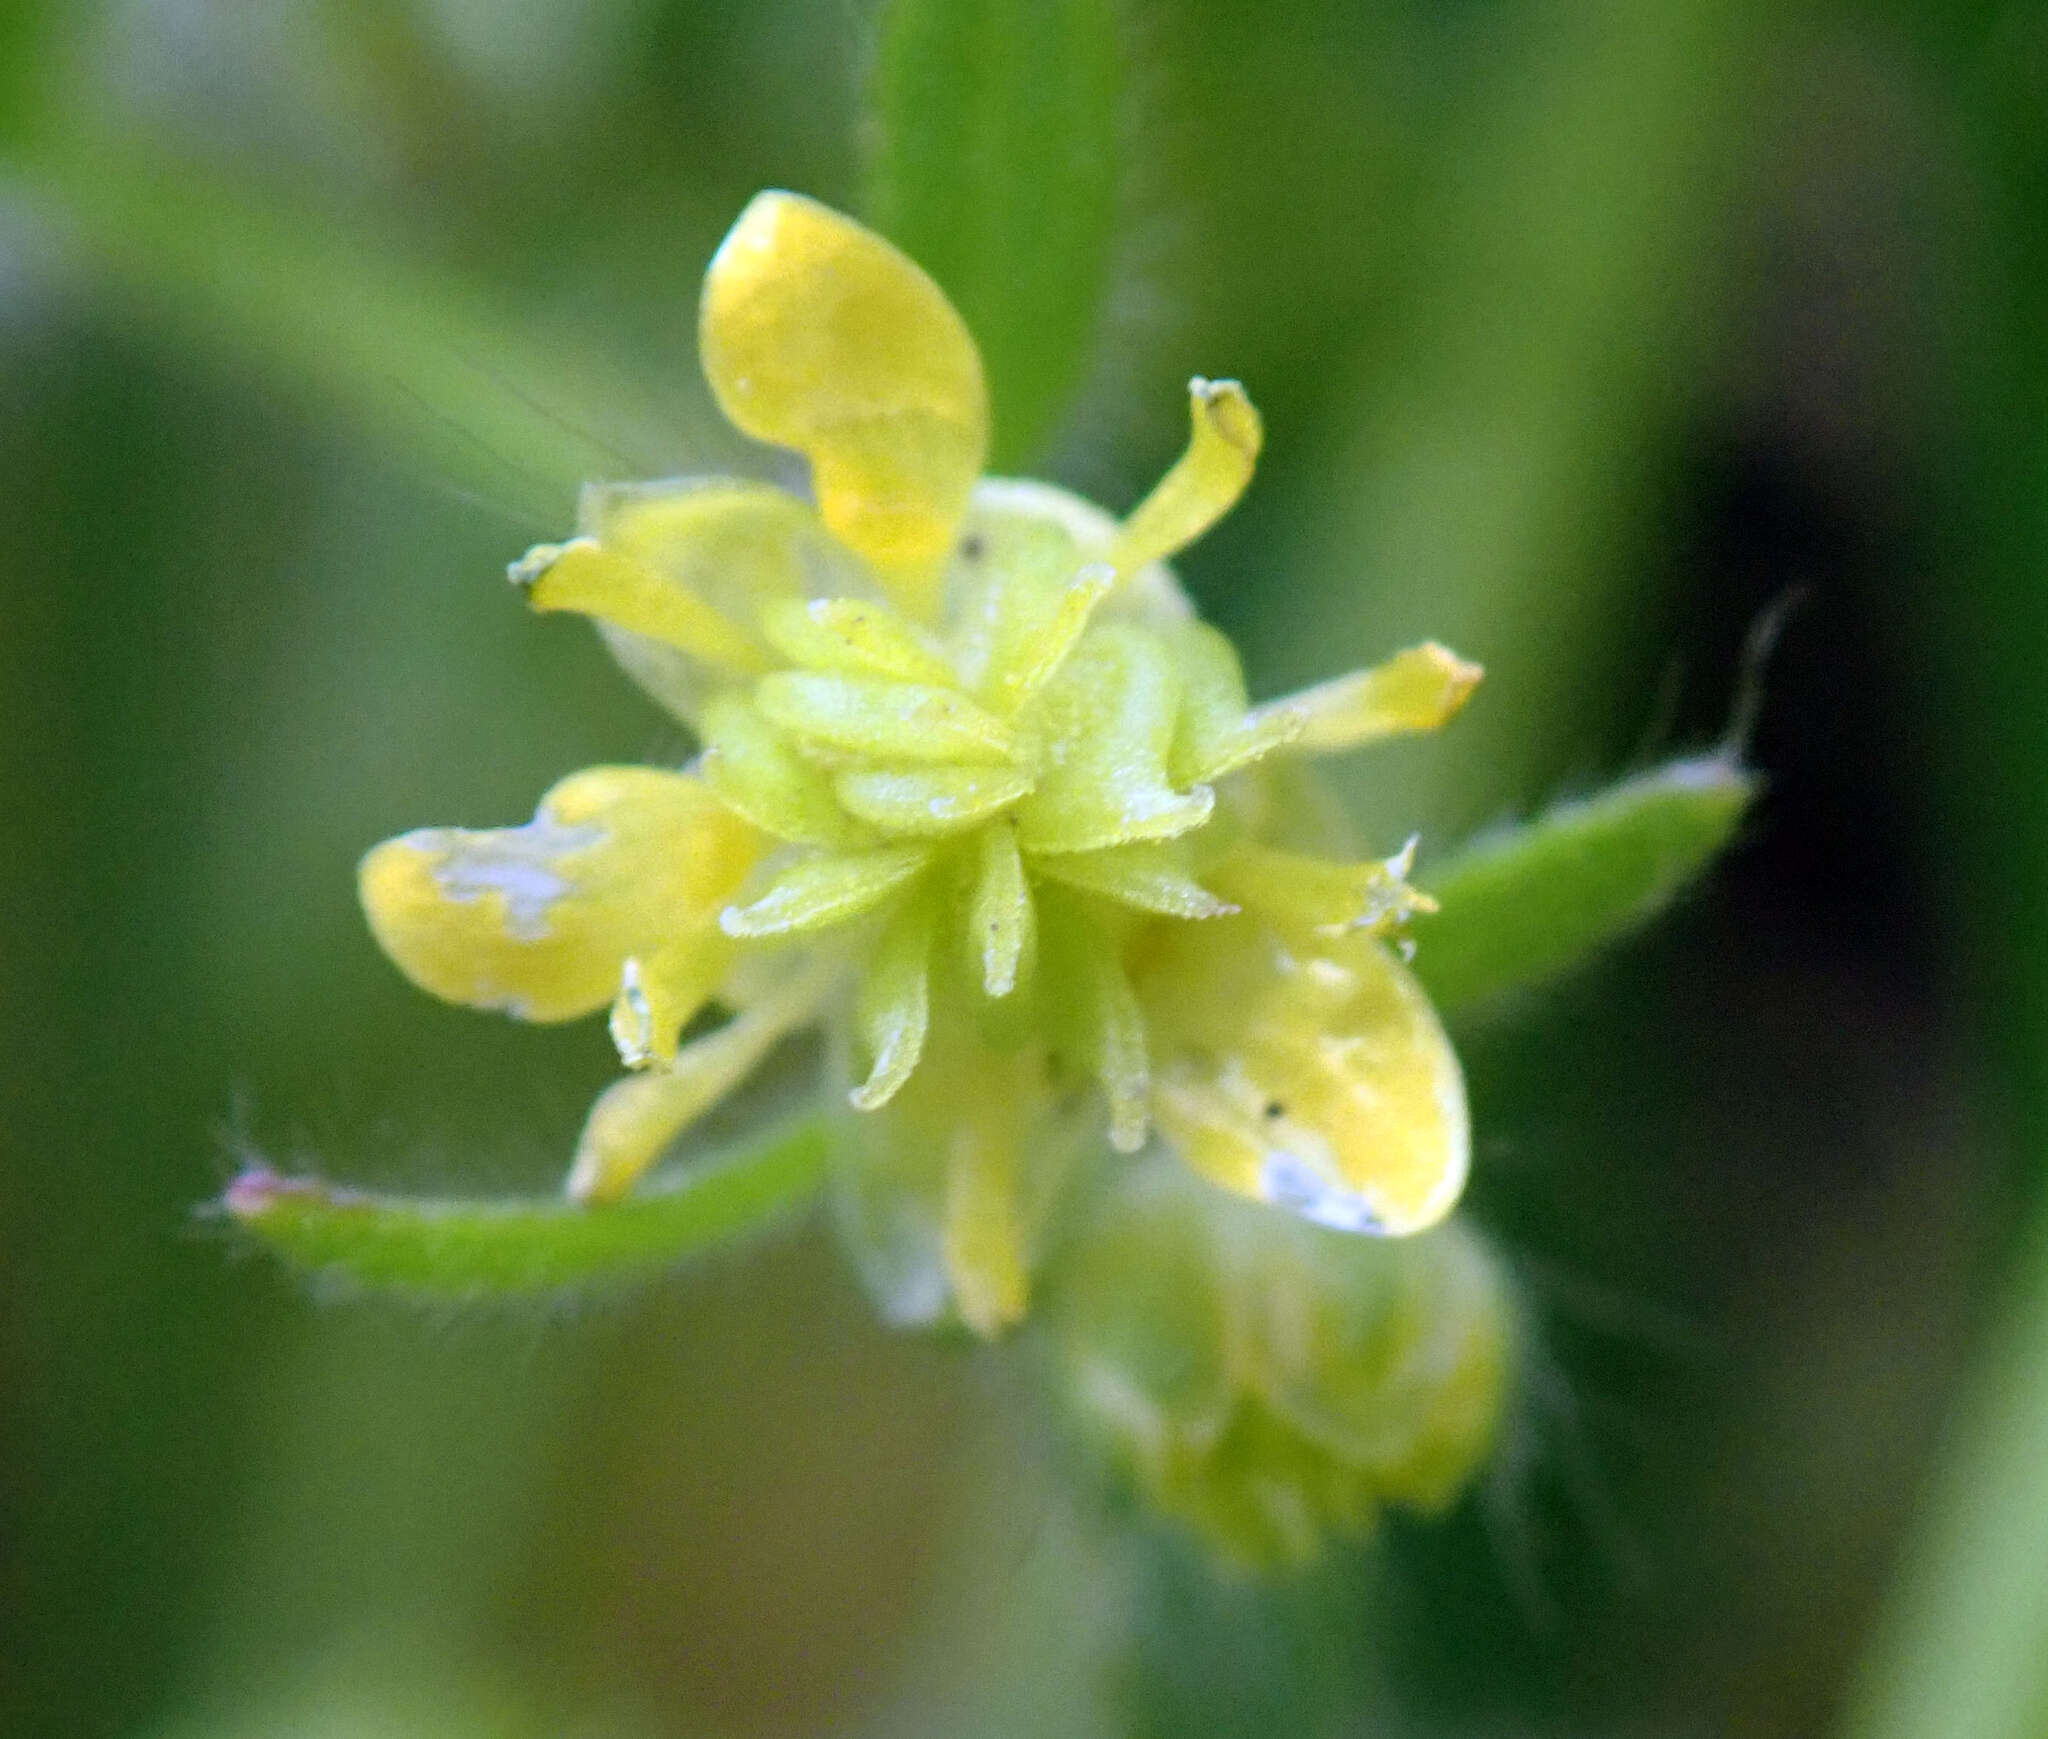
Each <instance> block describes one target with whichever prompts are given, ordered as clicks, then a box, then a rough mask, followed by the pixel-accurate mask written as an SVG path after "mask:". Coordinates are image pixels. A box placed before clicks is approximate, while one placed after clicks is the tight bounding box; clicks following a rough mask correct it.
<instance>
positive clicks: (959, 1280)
mask: <svg viewBox="0 0 2048 1739" xmlns="http://www.w3.org/2000/svg"><path fill="white" fill-rule="evenodd" d="M1017 1161H1018V1153H1017V1141H1016V1137H1015V1135H1014V1133H1012V1132H1011V1131H1010V1130H1008V1129H1006V1128H1005V1127H1003V1126H1002V1124H1001V1123H1000V1121H999V1120H998V1119H995V1118H990V1117H978V1118H975V1119H973V1120H972V1121H970V1122H969V1123H967V1124H966V1125H964V1126H963V1127H962V1128H960V1129H959V1130H957V1131H956V1132H955V1134H954V1136H953V1142H952V1150H951V1152H950V1153H949V1154H948V1156H947V1167H946V1220H945V1257H946V1274H947V1277H948V1278H949V1279H950V1280H951V1281H952V1283H953V1302H954V1305H955V1307H956V1308H957V1309H958V1310H959V1312H960V1318H961V1320H962V1321H963V1322H965V1323H966V1324H967V1326H968V1327H969V1328H971V1329H972V1330H973V1331H974V1332H975V1333H976V1334H978V1335H980V1336H981V1337H982V1338H983V1339H984V1340H992V1339H993V1338H994V1337H995V1336H996V1335H998V1334H1000V1333H1001V1332H1002V1331H1003V1330H1004V1329H1006V1328H1008V1327H1010V1326H1011V1325H1012V1324H1013V1323H1016V1322H1019V1321H1021V1320H1022V1319H1023V1316H1024V1310H1025V1306H1026V1305H1027V1304H1028V1303H1029V1301H1030V1293H1031V1279H1030V1273H1029V1270H1028V1269H1027V1267H1026V1264H1025V1252H1024V1227H1023V1212H1022V1207H1021V1204H1020V1202H1019V1200H1018V1177H1017Z"/></svg>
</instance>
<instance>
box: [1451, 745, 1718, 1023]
mask: <svg viewBox="0 0 2048 1739" xmlns="http://www.w3.org/2000/svg"><path fill="white" fill-rule="evenodd" d="M1758 783H1759V782H1758V778H1757V775H1756V774H1754V773H1752V772H1751V771H1749V770H1748V769H1747V768H1745V767H1743V766H1742V765H1741V764H1740V763H1739V762H1738V761H1736V760H1735V759H1734V758H1733V757H1732V756H1730V755H1727V754H1712V755H1699V756H1693V757H1690V758H1688V759H1685V760H1678V761H1671V762H1667V763H1666V764H1665V765H1664V766H1662V767H1658V768H1655V769H1653V770H1652V771H1650V772H1647V773H1641V774H1638V775H1636V776H1635V777H1634V778H1632V779H1625V780H1623V781H1622V782H1621V783H1620V784H1618V785H1614V786H1610V787H1609V788H1608V789H1607V790H1605V791H1603V792H1601V793H1599V794H1598V795H1597V796H1593V797H1587V798H1581V799H1577V800H1575V801H1572V802H1569V803H1560V804H1558V805H1557V806H1556V807H1555V808H1553V809H1550V810H1547V811H1546V812H1545V813H1544V814H1542V815H1540V816H1538V817H1537V818H1536V819H1535V820H1534V821H1530V822H1527V823H1525V824H1524V825H1522V826H1519V827H1514V828H1510V829H1508V830H1506V831H1504V832H1501V833H1498V834H1495V835H1492V836H1490V837H1487V838H1484V839H1481V840H1479V841H1478V842H1476V843H1475V844H1473V845H1470V846H1468V847H1466V848H1465V850H1464V851H1462V852H1461V853H1459V854H1458V855H1457V856H1456V857H1454V858H1452V859H1451V860H1450V861H1449V862H1448V863H1446V864H1445V865H1444V866H1443V867H1442V868H1441V869H1439V870H1437V871H1436V873H1435V874H1434V875H1431V876H1427V877H1421V878H1418V880H1419V881H1420V882H1421V883H1422V884H1423V885H1424V886H1425V888H1426V891H1427V892H1429V893H1431V894H1433V895H1434V896H1435V897H1436V899H1437V901H1438V904H1439V907H1440V909H1439V910H1438V911H1436V912H1435V913H1433V914H1429V915H1426V916H1420V915H1419V916H1417V917H1416V918H1415V919H1414V921H1413V923H1412V925H1411V934H1412V935H1413V936H1414V938H1415V948H1416V953H1415V971H1416V974H1417V975H1418V976H1419V977H1420V978H1421V980H1422V982H1423V984H1424V985H1425V986H1426V987H1427V989H1428V991H1429V993H1430V995H1431V996H1432V997H1434V998H1435V999H1436V1001H1437V1003H1438V1004H1439V1005H1440V1006H1441V1007H1444V1008H1447V1009H1449V1008H1458V1007H1462V1006H1463V1005H1465V1004H1467V1003H1472V1002H1477V1001H1479V1000H1480V999H1481V998H1483V997H1486V996H1490V995H1492V994H1494V993H1495V992H1497V991H1502V990H1508V989H1511V988H1513V987H1515V986H1517V985H1523V984H1533V983H1535V982H1536V981H1537V980H1539V979H1543V978H1548V977H1550V976H1551V975H1552V974H1553V973H1556V972H1560V971H1562V970H1564V969H1565V968H1566V967H1568V966H1571V965H1573V964H1574V963H1575V962H1577V961H1579V960H1581V959H1583V958H1584V957H1585V956H1586V955H1588V954H1590V953H1592V952H1593V950H1595V949H1596V948H1599V947H1600V946H1601V945H1603V944H1604V943H1607V942H1610V941H1613V940H1614V939H1615V938H1617V937H1619V936H1622V935H1624V934H1626V933H1627V932H1628V931H1630V930H1633V929H1635V928H1636V927H1637V926H1638V925H1639V924H1642V923H1643V922H1645V921H1646V920H1647V919H1649V918H1651V917H1654V916H1655V915H1656V914H1657V913H1658V912H1660V911H1662V910H1663V909H1664V907H1665V906H1667V905H1668V904H1669V903H1670V902H1671V900H1672V898H1673V896H1674V895H1676V894H1677V893H1678V891H1679V890H1680V889H1681V888H1683V887H1684V886H1685V885H1686V883H1687V882H1689V881H1691V880H1692V879H1693V877H1695V876H1697V875H1698V874H1699V873H1700V872H1701V871H1702V870H1704V869H1705V868H1706V867H1707V865H1708V864H1710V863H1712V862H1713V860H1714V858H1715V857H1716V856H1718V855H1719V854H1720V852H1721V851H1722V850H1723V849H1724V848H1725V847H1726V846H1727V845H1728V843H1729V841H1730V840H1731V839H1732V838H1733V837H1734V835H1735V830H1736V828H1737V827H1738V826H1739V825H1740V823H1741V821H1742V818H1743V816H1744V815H1745V814H1746V813H1747V812H1748V809H1749V805H1750V803H1751V802H1752V801H1753V800H1754V799H1755V797H1756V794H1757V789H1758Z"/></svg>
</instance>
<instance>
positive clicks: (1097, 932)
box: [1040, 888, 1152, 1153]
mask: <svg viewBox="0 0 2048 1739" xmlns="http://www.w3.org/2000/svg"><path fill="white" fill-rule="evenodd" d="M1042 893H1043V895H1044V898H1043V899H1042V900H1041V902H1040V907H1041V910H1040V932H1041V935H1042V937H1043V942H1042V947H1043V949H1044V951H1045V955H1046V959H1047V970H1048V973H1049V975H1050V977H1051V978H1052V979H1053V980H1054V981H1056V982H1058V983H1060V984H1061V985H1062V986H1063V987H1064V991H1065V994H1064V995H1063V996H1062V998H1061V1001H1060V1005H1059V1006H1058V1007H1057V1008H1055V1009H1053V1010H1051V1011H1050V1013H1051V1015H1052V1018H1053V1020H1054V1021H1055V1022H1056V1023H1057V1026H1058V1028H1059V1041H1060V1047H1061V1048H1062V1049H1063V1050H1064V1051H1065V1052H1066V1053H1067V1057H1068V1060H1069V1061H1070V1062H1071V1063H1072V1064H1073V1065H1075V1066H1076V1067H1078V1068H1080V1069H1083V1070H1085V1071H1086V1072H1087V1073H1089V1074H1090V1075H1093V1076H1094V1078H1095V1079H1096V1080H1097V1081H1098V1082H1099V1083H1100V1084H1101V1086H1102V1091H1103V1096H1104V1097H1105V1098H1106V1099H1107V1100H1108V1101H1109V1144H1110V1146H1111V1147H1113V1148H1115V1149H1116V1150H1117V1152H1119V1153H1136V1152H1137V1151H1138V1149H1139V1148H1141V1147H1143V1146H1144V1145H1145V1137H1146V1134H1147V1133H1148V1131H1149V1128H1150V1116H1149V1111H1148V1099H1149V1097H1150V1093H1151V1067H1152V1065H1151V1050H1150V1046H1149V1042H1148V1039H1147V1034H1146V1026H1145V1016H1144V1013H1143V1011H1142V1009H1141V1008H1140V1006H1139V1003H1138V998H1137V995H1136V993H1135V991H1134V990H1133V988H1132V985H1131V980H1130V976H1129V974H1128V973H1127V972H1126V971H1125V970H1124V963H1123V960H1122V958H1121V954H1120V950H1119V949H1118V947H1117V945H1116V940H1115V938H1114V937H1112V936H1111V935H1110V934H1109V933H1108V931H1107V929H1106V928H1105V927H1104V926H1103V925H1102V924H1100V923H1098V922H1096V920H1095V918H1094V917H1093V915H1092V914H1091V913H1090V912H1089V911H1088V910H1087V909H1085V907H1084V905H1083V903H1082V902H1081V901H1079V900H1077V899H1075V898H1074V897H1073V896H1071V895H1064V894H1062V893H1061V892H1060V890H1058V889H1056V888H1045V889H1043V890H1042Z"/></svg>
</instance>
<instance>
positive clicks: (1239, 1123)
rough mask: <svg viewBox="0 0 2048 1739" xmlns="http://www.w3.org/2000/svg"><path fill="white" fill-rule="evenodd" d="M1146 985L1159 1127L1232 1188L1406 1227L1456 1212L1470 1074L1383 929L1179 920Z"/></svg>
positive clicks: (1298, 1207) (1353, 1222) (1352, 1226)
mask: <svg viewBox="0 0 2048 1739" xmlns="http://www.w3.org/2000/svg"><path fill="white" fill-rule="evenodd" d="M1148 964H1149V966H1150V970H1149V971H1148V972H1147V973H1146V975H1145V977H1144V979H1143V981H1142V983H1141V986H1140V992H1141V995H1142V997H1143V1000H1144V1004H1145V1007H1146V1010H1147V1013H1148V1015H1149V1016H1150V1017H1151V1020H1152V1023H1153V1028H1154V1032H1155V1035H1156V1042H1157V1053H1156V1054H1159V1055H1162V1056H1164V1057H1165V1058H1166V1061H1165V1062H1164V1063H1163V1064H1162V1066H1161V1067H1160V1068H1159V1070H1158V1071H1157V1076H1156V1079H1155V1083H1154V1088H1153V1096H1152V1104H1153V1112H1154V1115H1155V1116H1156V1117H1157V1118H1158V1121H1159V1127H1160V1129H1161V1131H1162V1132H1163V1133H1164V1134H1165V1135H1166V1136H1167V1137H1168V1139H1169V1140H1171V1141H1172V1142H1173V1143H1174V1145H1175V1146H1176V1147H1178V1148H1179V1149H1180V1151H1181V1154H1182V1156H1183V1157H1184V1158H1185V1159H1186V1160H1187V1161H1188V1163H1189V1164H1190V1165H1192V1166H1193V1167H1194V1168H1195V1169H1196V1170H1197V1171H1199V1172H1201V1173H1202V1174H1203V1175H1204V1176H1205V1177H1208V1178H1210V1179H1211V1180H1213V1181H1214V1182H1216V1183H1219V1184H1222V1185H1223V1186H1224V1187H1225V1188H1226V1189H1232V1190H1235V1191H1237V1192H1238V1193H1239V1194H1240V1195H1246V1196H1250V1197H1251V1198H1252V1199H1254V1200H1255V1201H1262V1202H1267V1203H1270V1204H1272V1205H1273V1206H1275V1207H1282V1208H1286V1209H1288V1210H1289V1211H1291V1212H1293V1213H1296V1214H1299V1215H1301V1216H1302V1218H1304V1219H1308V1220H1313V1221H1315V1222H1317V1223H1318V1224H1320V1225H1326V1226H1332V1227H1335V1228H1336V1229H1338V1230H1340V1231H1352V1232H1375V1233H1381V1234H1384V1235H1387V1236H1396V1237H1398V1236H1406V1235H1407V1234H1410V1233H1413V1232H1419V1231H1422V1230H1424V1229H1425V1228H1427V1227H1429V1226H1432V1225H1434V1224H1435V1223H1436V1222H1437V1221H1439V1220H1441V1219H1442V1218H1443V1217H1444V1215H1446V1214H1447V1213H1449V1212H1450V1210H1451V1208H1452V1206H1453V1205H1454V1204H1455V1203H1456V1201H1457V1199H1458V1195H1459V1193H1460V1191H1461V1190H1462V1189H1463V1188H1464V1183H1465V1172H1466V1167H1467V1163H1468V1159H1469V1153H1470V1125H1469V1121H1468V1116H1467V1112H1466V1106H1465V1082H1464V1077H1463V1075H1462V1074H1461V1073H1460V1072H1459V1068H1458V1060H1457V1057H1456V1055H1455V1054H1454V1053H1453V1052H1452V1050H1451V1046H1450V1042H1449V1040H1448V1039H1446V1038H1445V1036H1444V1032H1443V1028H1442V1027H1441V1026H1440V1025H1439V1024H1438V1022H1437V1018H1436V1012H1435V1010H1434V1009H1432V1008H1431V1007H1430V1005H1429V999H1428V997H1427V996H1426V995H1425V994H1424V993H1423V990H1422V987H1421V986H1420V985H1419V984H1417V983H1416V981H1415V978H1414V976H1413V975H1412V974H1411V973H1410V972H1409V971H1408V969H1407V968H1406V967H1405V966H1403V965H1402V964H1401V963H1400V962H1399V961H1398V960H1396V959H1395V958H1394V957H1393V956H1392V955H1391V954H1389V953H1388V952H1387V951H1386V950H1385V949H1384V948H1382V947H1381V946H1379V945H1378V944H1377V943H1375V942H1372V941H1370V940H1368V939H1366V938H1364V937H1345V938H1333V939H1331V940H1329V941H1328V942H1326V943H1325V944H1323V946H1322V947H1321V948H1320V949H1319V950H1318V951H1316V952H1314V953H1308V952H1304V951H1298V950H1297V949H1295V948H1292V947H1290V946H1288V945H1287V944H1286V943H1284V942H1283V941H1282V940H1281V939H1280V938H1279V937H1278V936H1277V935H1276V934H1275V933H1273V932H1271V931H1269V930H1266V929H1265V928H1264V927H1263V926H1261V925H1258V924H1257V923H1255V922H1253V921H1252V920H1249V919H1242V918H1238V919H1221V920H1218V921H1217V922H1216V923H1214V924H1208V925H1201V926H1188V927H1186V928H1185V929H1184V930H1183V929H1180V928H1178V927H1177V928H1176V931H1175V933H1174V934H1173V936H1172V937H1171V938H1170V940H1169V941H1168V942H1167V944H1166V946H1165V947H1164V948H1163V949H1162V950H1161V952H1160V954H1159V955H1158V956H1157V957H1155V958H1154V959H1153V960H1152V961H1151V962H1149V963H1148Z"/></svg>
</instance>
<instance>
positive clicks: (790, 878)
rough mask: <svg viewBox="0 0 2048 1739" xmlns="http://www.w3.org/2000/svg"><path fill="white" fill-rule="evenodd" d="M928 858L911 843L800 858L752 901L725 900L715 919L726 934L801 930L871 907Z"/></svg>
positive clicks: (835, 921) (782, 933)
mask: <svg viewBox="0 0 2048 1739" xmlns="http://www.w3.org/2000/svg"><path fill="white" fill-rule="evenodd" d="M930 862H931V853H930V852H929V851H927V850H923V849H919V848H915V847H890V848H887V849H885V850H882V851H869V852H861V853H858V854H848V855H845V856H838V855H834V854H830V853H820V854H819V855H817V856H814V857H806V858H800V859H799V860H798V861H797V862H796V863H794V864H792V865H791V866H790V867H789V868H788V869H786V870H784V871H783V872H782V874H781V875H779V876H777V877H776V878H775V880H774V881H773V882H771V883H770V884H769V886H768V890H767V891H766V892H765V893H763V894H762V895H761V896H760V897H759V898H758V899H756V900H754V901H753V902H752V903H751V904H748V905H745V906H728V907H726V909H725V910H724V911H723V912H721V913H720V914H719V917H718V921H719V924H720V925H721V926H722V927H723V928H724V930H725V933H726V934H727V935H728V936H742V937H750V938H755V939H759V938H763V937H768V936H801V935H806V934H808V933H809V932H811V931H813V930H824V929H829V928H830V927H831V926H832V925H834V924H843V923H845V922H846V921H847V920H848V919H849V918H858V917H859V916H860V915H861V914H862V913H863V912H871V911H873V910H874V909H875V907H877V906H879V905H880V904H881V903H882V902H883V901H884V900H886V899H887V898H888V897H889V896H890V895H891V894H893V893H894V892H895V891H896V890H897V889H898V888H900V887H902V886H903V884H904V883H905V882H907V881H909V880H910V879H911V877H913V876H915V875H918V874H919V873H920V872H922V871H923V870H924V868H925V867H926V865H928V864H929V863H930Z"/></svg>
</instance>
